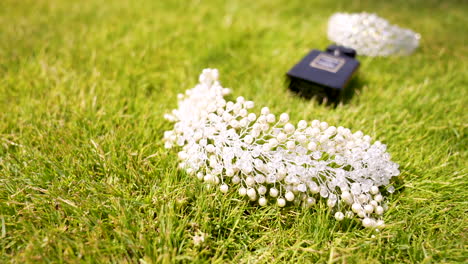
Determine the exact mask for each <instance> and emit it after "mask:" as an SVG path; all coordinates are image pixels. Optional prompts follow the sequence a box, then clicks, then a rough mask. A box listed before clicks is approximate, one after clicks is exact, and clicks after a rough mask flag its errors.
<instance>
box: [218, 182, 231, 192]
mask: <svg viewBox="0 0 468 264" xmlns="http://www.w3.org/2000/svg"><path fill="white" fill-rule="evenodd" d="M219 190H220V191H221V192H222V193H227V192H228V190H229V186H227V184H222V185H221V186H219Z"/></svg>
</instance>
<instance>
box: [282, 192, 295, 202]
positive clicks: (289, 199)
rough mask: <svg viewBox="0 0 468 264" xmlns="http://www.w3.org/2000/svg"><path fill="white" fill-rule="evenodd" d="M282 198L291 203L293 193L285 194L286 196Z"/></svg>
mask: <svg viewBox="0 0 468 264" xmlns="http://www.w3.org/2000/svg"><path fill="white" fill-rule="evenodd" d="M284 198H286V200H288V201H290V202H291V201H292V200H294V193H292V192H287V193H286V195H285V196H284Z"/></svg>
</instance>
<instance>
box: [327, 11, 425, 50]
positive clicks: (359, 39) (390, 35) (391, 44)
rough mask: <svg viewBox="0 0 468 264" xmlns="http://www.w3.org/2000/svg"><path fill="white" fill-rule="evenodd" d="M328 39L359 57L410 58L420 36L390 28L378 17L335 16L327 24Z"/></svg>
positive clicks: (364, 15) (358, 15) (374, 15)
mask: <svg viewBox="0 0 468 264" xmlns="http://www.w3.org/2000/svg"><path fill="white" fill-rule="evenodd" d="M328 38H329V39H330V40H331V41H333V42H335V43H337V44H338V45H342V46H345V47H350V48H353V49H355V50H356V52H357V54H359V55H366V56H389V55H393V54H395V55H409V54H411V53H412V52H413V51H414V50H415V49H416V48H417V47H418V45H419V39H420V38H421V36H420V35H419V34H417V33H415V32H413V31H411V30H409V29H404V28H400V27H398V26H395V25H391V24H390V23H389V22H388V21H387V20H385V19H383V18H381V17H378V16H377V15H376V14H368V13H357V14H347V13H335V14H333V15H332V16H331V17H330V19H329V21H328Z"/></svg>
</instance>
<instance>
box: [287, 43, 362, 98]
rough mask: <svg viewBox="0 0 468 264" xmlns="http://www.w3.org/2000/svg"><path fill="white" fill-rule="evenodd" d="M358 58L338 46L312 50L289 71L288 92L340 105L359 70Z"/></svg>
mask: <svg viewBox="0 0 468 264" xmlns="http://www.w3.org/2000/svg"><path fill="white" fill-rule="evenodd" d="M355 56H356V51H355V50H353V49H351V48H347V47H342V46H337V45H330V46H328V48H327V49H326V51H319V50H312V51H311V52H310V53H309V54H307V55H306V56H305V57H304V58H303V59H302V60H301V61H299V63H297V64H296V65H295V66H294V67H292V68H291V69H290V70H289V71H288V73H287V76H288V77H289V80H290V83H289V88H290V89H291V90H292V91H294V92H296V93H298V94H299V95H302V96H304V97H306V98H311V97H314V96H315V97H317V98H319V99H323V98H327V99H328V100H329V101H337V100H339V99H340V95H341V94H342V93H343V90H344V89H345V87H346V85H347V84H348V82H349V81H350V79H351V77H352V76H353V74H354V73H355V72H356V71H357V69H358V68H359V61H357V60H356V59H355Z"/></svg>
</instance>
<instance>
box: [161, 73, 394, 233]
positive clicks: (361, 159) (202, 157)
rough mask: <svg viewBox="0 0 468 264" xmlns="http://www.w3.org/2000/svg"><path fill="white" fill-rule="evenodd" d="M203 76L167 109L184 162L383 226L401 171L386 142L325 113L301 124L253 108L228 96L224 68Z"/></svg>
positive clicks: (223, 187) (262, 199)
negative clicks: (388, 196)
mask: <svg viewBox="0 0 468 264" xmlns="http://www.w3.org/2000/svg"><path fill="white" fill-rule="evenodd" d="M199 80H200V83H199V84H198V85H196V86H195V87H194V88H193V89H189V90H187V91H186V92H185V94H179V103H178V106H179V107H178V108H177V109H174V110H173V111H172V114H166V115H165V118H166V119H167V120H169V121H172V122H174V123H175V124H174V129H173V130H171V131H166V132H165V133H164V142H165V147H166V148H172V147H178V148H179V149H181V150H180V152H179V153H178V157H179V159H180V164H179V165H180V168H182V169H184V170H185V171H186V172H187V173H188V174H190V175H196V176H197V177H198V179H200V180H202V181H204V182H205V183H207V184H209V185H219V189H220V191H221V192H223V193H226V192H228V190H229V188H235V189H237V191H238V193H239V195H241V196H247V197H248V198H249V199H250V200H251V201H258V203H259V204H260V205H261V206H265V205H267V204H268V202H274V203H276V204H277V205H278V206H280V207H283V206H285V205H286V204H287V203H288V202H293V203H295V204H303V205H305V206H312V205H313V204H315V203H316V201H317V200H318V199H321V198H323V199H326V200H327V205H328V206H329V207H330V208H331V210H333V212H334V216H335V218H336V219H337V220H339V221H341V220H343V219H344V218H345V217H348V218H351V217H353V216H354V215H357V216H358V218H359V219H362V224H363V225H364V226H365V227H376V228H381V227H383V225H384V222H383V220H382V219H381V216H382V214H383V212H384V211H385V208H386V205H385V203H384V197H383V196H382V194H381V193H380V190H381V189H383V186H387V185H388V184H389V180H390V178H391V177H393V176H397V175H398V174H399V173H400V172H399V170H398V164H396V163H394V162H392V161H391V160H390V155H389V154H388V153H387V152H386V146H385V145H383V144H382V143H380V142H379V141H376V142H374V143H373V144H371V137H370V136H367V135H364V134H363V133H362V132H361V131H357V132H355V133H351V131H350V130H349V129H347V128H343V127H341V126H340V127H334V126H329V125H328V124H327V123H326V122H320V121H318V120H314V121H312V122H311V123H308V122H306V121H304V120H301V121H299V122H298V123H297V125H293V124H291V123H290V122H289V116H288V114H286V113H283V114H281V115H280V116H279V117H277V116H275V115H274V114H272V113H270V110H269V109H268V108H267V107H263V108H262V109H261V113H260V115H258V116H257V115H256V114H255V113H251V112H249V109H252V108H253V107H254V103H253V102H252V101H246V100H245V99H244V98H243V97H238V98H237V100H236V101H235V102H231V101H226V100H225V99H224V96H225V95H227V94H229V93H230V90H229V89H227V88H223V87H222V86H221V85H220V83H219V82H218V71H217V70H216V69H205V70H203V72H202V74H201V75H200V78H199ZM393 190H394V188H393V187H392V186H391V185H388V186H387V191H388V192H393Z"/></svg>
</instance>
